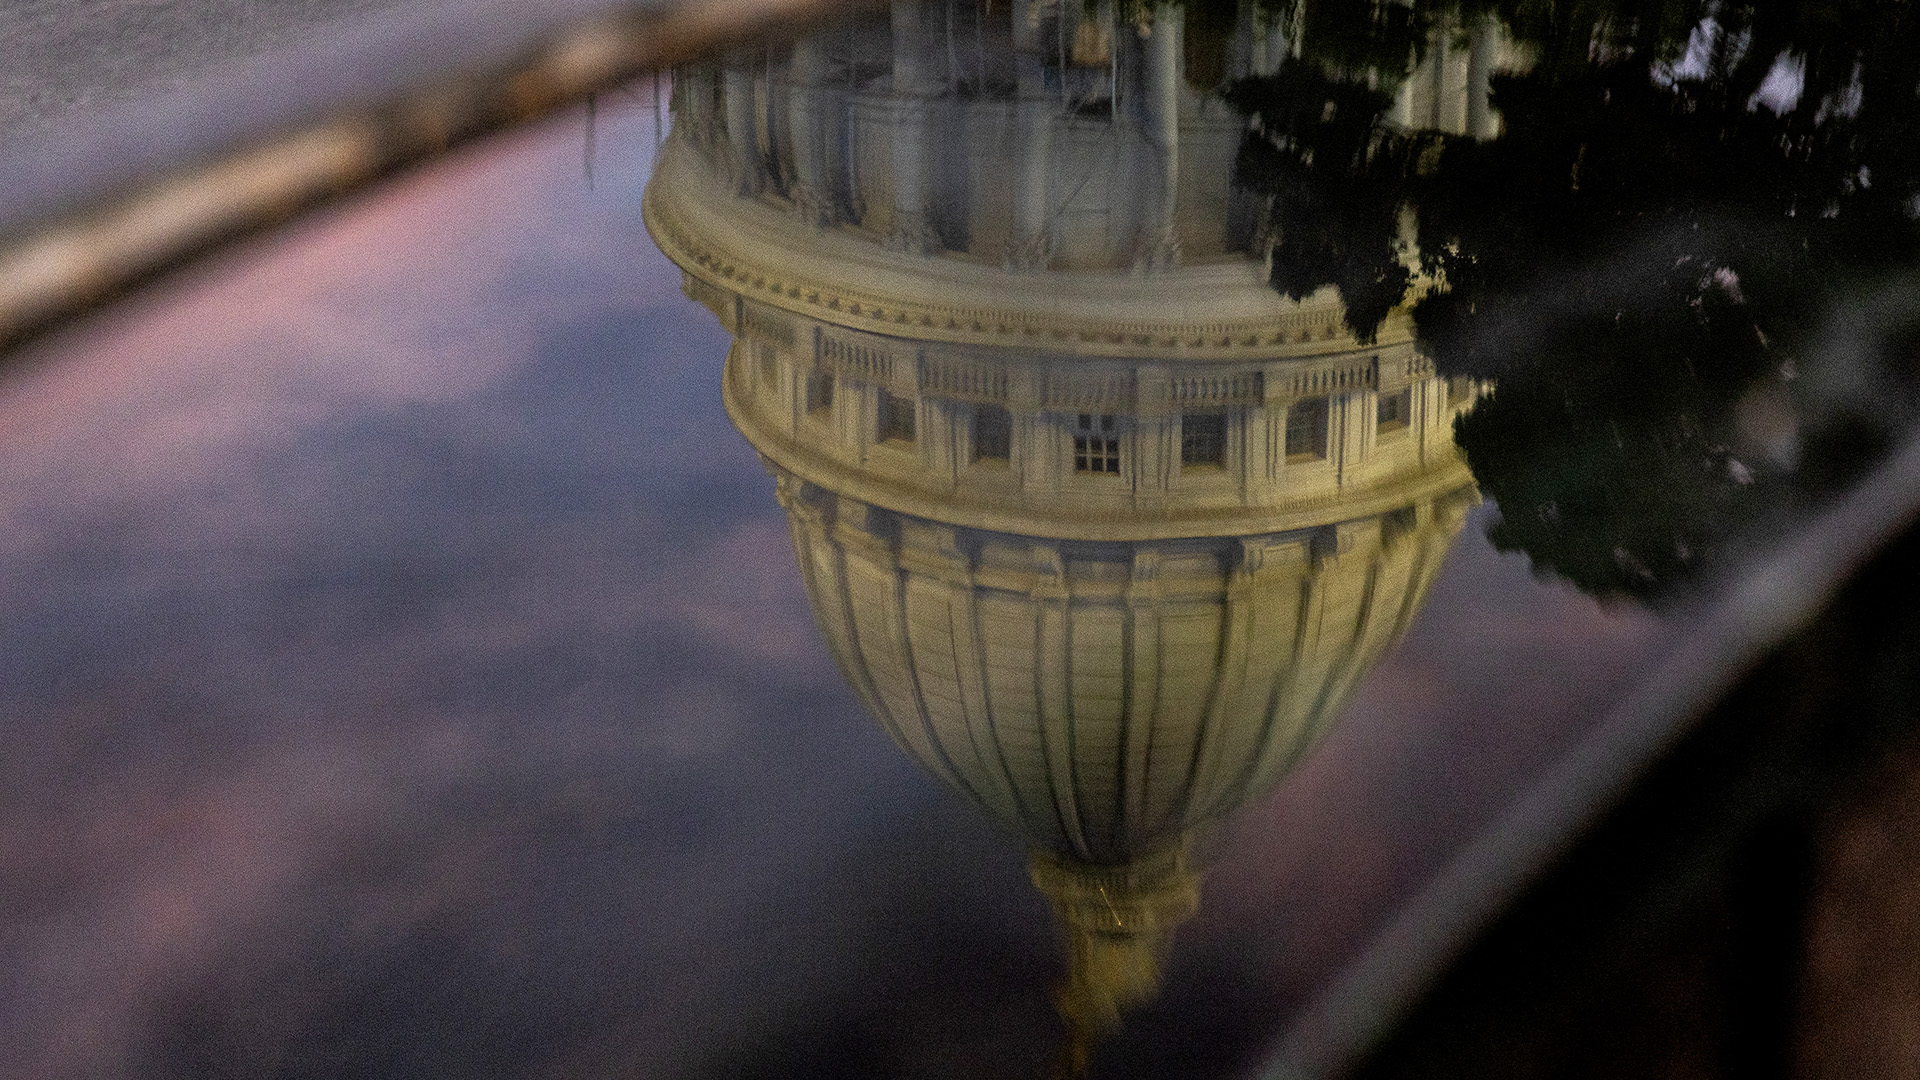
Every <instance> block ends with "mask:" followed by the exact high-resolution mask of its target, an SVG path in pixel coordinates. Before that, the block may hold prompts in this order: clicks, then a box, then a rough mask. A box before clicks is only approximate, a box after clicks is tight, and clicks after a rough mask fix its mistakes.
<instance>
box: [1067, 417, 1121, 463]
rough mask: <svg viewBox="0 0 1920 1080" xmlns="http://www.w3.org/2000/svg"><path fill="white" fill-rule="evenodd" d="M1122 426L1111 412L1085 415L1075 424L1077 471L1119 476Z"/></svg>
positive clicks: (1074, 446) (1074, 453)
mask: <svg viewBox="0 0 1920 1080" xmlns="http://www.w3.org/2000/svg"><path fill="white" fill-rule="evenodd" d="M1118 427H1119V425H1118V424H1117V423H1115V422H1114V418H1113V414H1111V413H1081V414H1080V416H1079V418H1078V419H1076V420H1075V421H1074V425H1073V471H1074V472H1095V473H1118V472H1119V471H1120V435H1119V432H1118V431H1117V430H1116V429H1117V428H1118Z"/></svg>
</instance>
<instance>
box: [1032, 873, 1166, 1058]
mask: <svg viewBox="0 0 1920 1080" xmlns="http://www.w3.org/2000/svg"><path fill="white" fill-rule="evenodd" d="M1030 873H1031V875H1032V877H1033V883H1034V884H1035V885H1036V886H1038V887H1039V889H1040V891H1041V892H1042V893H1044V894H1046V897H1047V899H1049V900H1051V901H1053V908H1054V911H1055V912H1056V913H1057V914H1058V915H1059V917H1060V923H1061V927H1062V929H1064V930H1065V931H1066V936H1067V978H1066V981H1065V983H1063V984H1062V985H1061V987H1060V989H1059V991H1058V992H1057V995H1056V998H1055V1000H1056V1003H1057V1004H1058V1006H1059V1009H1060V1018H1061V1019H1062V1020H1064V1021H1065V1022H1066V1026H1067V1041H1066V1045H1065V1047H1063V1048H1062V1050H1061V1053H1060V1061H1059V1064H1058V1065H1057V1066H1056V1067H1055V1070H1054V1076H1055V1078H1056V1080H1073V1078H1076V1077H1080V1076H1083V1075H1085V1073H1086V1070H1087V1066H1088V1065H1089V1064H1090V1063H1091V1061H1092V1059H1093V1048H1094V1046H1095V1044H1097V1043H1098V1041H1099V1040H1100V1039H1102V1038H1104V1037H1105V1036H1107V1035H1108V1034H1110V1033H1111V1032H1112V1031H1113V1030H1114V1029H1116V1028H1118V1027H1119V1026H1120V1016H1121V1013H1122V1012H1124V1011H1126V1010H1128V1009H1131V1008H1134V1007H1135V1006H1138V1005H1141V1004H1144V1003H1145V1002H1147V1001H1149V1000H1151V999H1152V998H1153V996H1154V995H1155V994H1156V993H1158V992H1159V990H1160V966H1161V962H1162V961H1163V960H1164V959H1165V957H1166V953H1167V947H1168V945H1169V944H1170V942H1171V940H1172V936H1173V928H1174V927H1176V926H1178V925H1179V924H1180V923H1182V922H1185V921H1186V919H1187V916H1189V915H1191V914H1193V910H1194V908H1195V907H1196V906H1198V905H1199V902H1200V877H1199V875H1198V874H1195V873H1194V872H1193V871H1192V870H1190V869H1188V868H1187V860H1186V850H1185V848H1184V846H1182V847H1176V848H1174V849H1172V850H1170V851H1163V852H1158V853H1156V854H1153V855H1148V856H1144V857H1142V858H1139V859H1135V860H1133V861H1132V862H1128V863H1122V864H1120V865H1117V866H1095V865H1092V864H1089V863H1083V862H1078V861H1075V860H1072V859H1067V858H1062V857H1061V856H1058V855H1054V854H1052V853H1050V852H1046V851H1035V852H1034V853H1033V861H1032V864H1031V867H1030Z"/></svg>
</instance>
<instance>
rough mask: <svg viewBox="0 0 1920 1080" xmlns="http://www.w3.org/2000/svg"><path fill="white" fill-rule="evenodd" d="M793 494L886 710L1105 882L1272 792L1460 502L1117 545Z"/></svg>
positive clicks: (856, 673) (1377, 648)
mask: <svg viewBox="0 0 1920 1080" xmlns="http://www.w3.org/2000/svg"><path fill="white" fill-rule="evenodd" d="M1449 472H1451V470H1449ZM1451 479H1453V480H1454V481H1455V485H1454V488H1455V492H1456V493H1457V491H1458V486H1459V485H1458V481H1459V479H1460V477H1459V475H1458V473H1457V472H1454V473H1452V475H1451ZM781 489H782V501H783V502H784V503H785V504H786V506H787V510H788V515H789V518H790V520H791V523H792V526H793V537H794V546H795V547H796V549H797V550H798V551H799V553H800V561H801V566H802V569H803V572H804V573H805V576H806V580H807V587H808V592H809V595H810V596H811V598H812V600H813V605H814V610H815V612H816V614H817V615H818V617H819V621H820V626H821V629H822V631H823V632H824V633H825V635H826V638H827V641H828V644H829V646H830V647H831V649H832V651H833V655H834V657H835V659H836V660H838V661H839V663H840V666H841V669H842V670H843V671H845V672H846V675H847V678H848V681H849V682H851V683H852V685H853V686H854V688H855V690H856V691H857V692H858V693H859V694H860V697H861V698H862V700H863V701H864V702H865V703H866V705H867V707H868V708H869V709H871V710H872V711H873V713H874V715H875V716H877V717H879V718H880V720H881V723H882V724H884V725H885V726H886V727H887V730H888V731H889V732H890V733H891V734H892V735H893V737H894V738H895V739H896V740H897V741H898V742H899V743H900V744H901V745H902V746H903V747H906V748H907V749H908V751H909V752H911V753H912V754H913V755H914V757H915V758H917V759H918V760H920V761H921V762H922V763H924V764H925V765H927V766H928V767H929V768H930V769H932V770H933V771H934V772H935V773H937V774H938V775H940V776H941V778H943V779H944V780H946V781H947V782H948V783H950V784H952V785H954V786H955V787H957V788H959V789H960V790H962V791H964V792H965V793H966V794H967V795H968V796H969V797H970V798H971V799H972V800H973V801H975V802H977V803H979V804H980V805H981V806H983V807H985V808H986V809H988V810H989V811H991V812H992V813H993V814H994V815H995V816H996V817H998V818H1000V819H1001V820H1002V821H1005V822H1007V823H1008V824H1010V825H1012V826H1014V827H1015V828H1017V829H1019V830H1020V831H1021V832H1022V833H1023V834H1024V835H1025V836H1026V837H1027V838H1028V840H1029V842H1031V843H1033V844H1035V845H1036V846H1039V847H1042V848H1044V849H1046V850H1049V851H1054V852H1058V853H1060V854H1063V855H1070V856H1072V857H1074V858H1076V859H1080V860H1083V861H1086V862H1093V863H1116V862H1123V861H1126V860H1128V859H1131V858H1134V857H1136V856H1139V855H1142V854H1146V853H1150V852H1153V851H1156V850H1163V849H1165V848H1167V847H1168V846H1170V845H1172V844H1174V843H1176V842H1177V841H1178V840H1179V838H1180V837H1181V836H1182V835H1183V834H1185V833H1186V832H1187V831H1189V830H1190V829H1191V828H1193V827H1194V826H1197V825H1199V824H1201V823H1203V822H1205V821H1207V820H1210V819H1212V818H1214V817H1217V816H1218V815H1220V814H1222V813H1224V812H1226V811H1229V810H1232V809H1234V808H1235V807H1237V806H1239V805H1240V804H1241V803H1243V802H1245V801H1246V799H1247V798H1248V797H1249V796H1250V795H1252V794H1254V793H1257V792H1259V791H1261V790H1263V789H1265V788H1266V787H1269V786H1271V784H1272V783H1273V781H1274V780H1276V779H1277V778H1278V777H1279V776H1280V775H1281V774H1282V773H1283V772H1284V771H1285V770H1286V769H1287V767H1288V766H1289V765H1291V764H1292V763H1293V762H1294V761H1296V760H1297V759H1298V758H1299V757H1300V755H1301V754H1302V753H1303V752H1304V751H1305V750H1306V749H1307V748H1308V747H1309V746H1311V745H1312V743H1313V742H1314V740H1315V739H1316V738H1317V737H1318V736H1319V735H1320V734H1321V733H1322V732H1323V731H1324V730H1325V729H1326V726H1327V724H1328V723H1330V722H1331V721H1332V720H1333V718H1334V717H1335V716H1336V715H1338V713H1339V711H1340V709H1341V707H1342V706H1343V705H1344V704H1345V702H1346V699H1347V697H1348V695H1349V694H1350V692H1351V691H1352V689H1353V687H1354V685H1355V684H1356V683H1357V682H1358V680H1359V678H1360V676H1361V675H1362V674H1363V673H1364V672H1365V671H1366V670H1367V669H1368V668H1369V667H1370V666H1371V665H1372V664H1373V663H1374V661H1375V660H1377V659H1378V658H1379V656H1380V653H1381V652H1382V651H1383V650H1384V649H1385V648H1386V646H1387V645H1388V644H1389V643H1390V642H1392V641H1393V640H1394V639H1395V638H1397V637H1398V635H1399V634H1400V632H1401V631H1402V630H1403V629H1404V628H1405V626H1406V623H1407V621H1408V620H1409V619H1410V618H1411V617H1412V615H1413V613H1414V611H1415V610H1416V609H1417V608H1418V606H1419V603H1420V600H1421V598H1422V596H1423V594H1424V593H1425V590H1426V586H1427V584H1428V583H1429V582H1430V581H1431V580H1432V576H1433V572H1434V570H1435V569H1436V568H1437V566H1438V565H1439V562H1440V560H1441V558H1442V557H1443V555H1444V554H1445V551H1446V548H1447V546H1448V544H1449V543H1450V542H1451V540H1452V538H1453V535H1454V532H1455V531H1456V530H1457V529H1458V527H1459V523H1460V509H1461V505H1462V504H1461V501H1460V500H1459V499H1458V498H1457V497H1454V496H1452V495H1443V496H1441V497H1440V498H1438V499H1435V498H1434V497H1432V496H1428V497H1426V498H1425V499H1423V500H1420V501H1411V502H1409V503H1408V504H1407V505H1405V506H1402V507H1400V508H1398V509H1396V510H1394V511H1392V512H1389V513H1386V514H1379V515H1374V516H1371V517H1364V518H1359V519H1350V520H1347V521H1341V522H1337V523H1332V524H1329V525H1326V526H1323V527H1318V528H1311V529H1295V530H1289V531H1275V532H1267V533H1258V534H1254V535H1243V536H1226V537H1194V538H1183V539H1169V540H1149V541H1132V542H1113V541H1103V540H1098V539H1092V538H1090V539H1086V540H1054V539H1046V538H1040V537H1033V536H1017V535H1012V534H1008V533H1001V532H993V531H988V530H979V529H969V528H956V527H954V526H951V525H945V524H941V523H938V522H934V521H930V520H927V519H925V518H920V517H914V516H910V515H902V514H898V513H894V512H891V511H888V510H883V509H880V508H877V507H874V506H872V505H870V504H868V503H864V502H860V501H856V500H852V499H847V498H844V497H841V496H836V495H834V494H833V493H831V492H829V491H827V490H826V489H824V488H820V487H817V486H813V485H809V484H804V483H801V482H799V481H797V480H795V479H794V478H793V477H792V476H791V474H786V473H782V474H781Z"/></svg>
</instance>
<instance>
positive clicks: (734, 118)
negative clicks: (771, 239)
mask: <svg viewBox="0 0 1920 1080" xmlns="http://www.w3.org/2000/svg"><path fill="white" fill-rule="evenodd" d="M752 62H753V58H752V57H751V56H750V55H747V54H740V53H736V54H735V55H733V56H731V57H729V58H728V59H727V62H726V68H725V71H724V73H723V74H722V76H721V96H722V98H723V99H724V100H723V108H724V109H725V118H726V125H727V167H728V171H729V175H730V176H731V178H732V180H733V186H734V192H735V194H738V195H757V194H759V193H760V177H761V173H760V139H759V134H758V132H757V131H756V130H755V128H756V125H755V124H754V118H753V112H754V109H753V98H754V93H753V68H752V66H751V65H752Z"/></svg>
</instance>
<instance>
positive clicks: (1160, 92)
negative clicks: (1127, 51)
mask: <svg viewBox="0 0 1920 1080" xmlns="http://www.w3.org/2000/svg"><path fill="white" fill-rule="evenodd" d="M1182 26H1183V15H1182V10H1181V9H1180V8H1178V7H1175V6H1174V5H1172V4H1164V3H1163V4H1156V5H1154V7H1153V21H1152V22H1151V23H1148V24H1143V25H1142V26H1141V30H1140V32H1141V33H1142V34H1143V35H1144V36H1145V37H1144V40H1143V41H1141V43H1140V45H1141V50H1140V52H1141V78H1140V82H1141V94H1140V121H1141V134H1142V135H1143V136H1144V137H1145V139H1146V144H1147V163H1146V164H1147V170H1146V171H1147V177H1146V183H1147V197H1146V199H1145V200H1144V201H1143V206H1142V212H1141V222H1140V232H1139V238H1138V240H1137V241H1136V246H1135V249H1134V252H1135V253H1134V267H1135V268H1136V269H1145V270H1156V269H1165V268H1169V267H1174V266H1178V265H1180V236H1179V234H1178V232H1177V231H1176V230H1175V228H1174V223H1173V214H1174V207H1175V203H1176V201H1177V199H1178V196H1179V191H1180V51H1181V36H1182V33H1181V31H1182Z"/></svg>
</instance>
